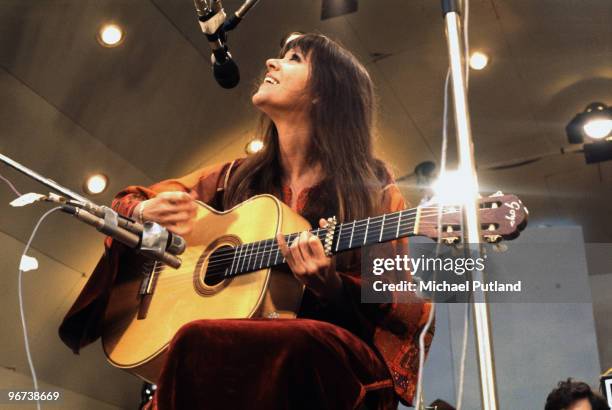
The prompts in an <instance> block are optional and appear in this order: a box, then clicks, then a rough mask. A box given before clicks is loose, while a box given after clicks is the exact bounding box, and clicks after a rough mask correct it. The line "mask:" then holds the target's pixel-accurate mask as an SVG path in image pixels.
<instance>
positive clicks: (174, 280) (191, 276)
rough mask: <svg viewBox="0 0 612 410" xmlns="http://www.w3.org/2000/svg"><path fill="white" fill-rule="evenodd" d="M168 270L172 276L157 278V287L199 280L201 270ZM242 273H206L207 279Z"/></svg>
mask: <svg viewBox="0 0 612 410" xmlns="http://www.w3.org/2000/svg"><path fill="white" fill-rule="evenodd" d="M282 263H284V258H283V261H282V262H281V263H280V264H282ZM268 268H269V267H267V268H260V269H254V270H252V271H249V272H243V273H254V272H257V271H261V270H263V269H268ZM168 272H172V273H171V276H169V275H167V274H164V275H160V276H158V277H157V278H156V279H154V280H156V282H157V283H156V287H157V285H159V286H163V287H165V288H168V287H174V286H176V285H181V284H183V283H184V282H185V281H189V282H192V281H194V280H198V279H199V277H200V272H199V271H198V270H194V269H190V270H185V271H168ZM168 272H166V273H168ZM158 273H159V272H158ZM239 276H242V275H231V276H225V275H224V274H223V273H220V272H219V273H208V274H206V275H205V278H206V279H213V280H214V279H231V278H234V277H239Z"/></svg>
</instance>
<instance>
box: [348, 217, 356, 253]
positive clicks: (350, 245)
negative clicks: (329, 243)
mask: <svg viewBox="0 0 612 410" xmlns="http://www.w3.org/2000/svg"><path fill="white" fill-rule="evenodd" d="M355 222H357V221H353V228H352V229H351V239H350V241H349V246H348V247H349V249H351V247H352V246H353V235H354V234H355Z"/></svg>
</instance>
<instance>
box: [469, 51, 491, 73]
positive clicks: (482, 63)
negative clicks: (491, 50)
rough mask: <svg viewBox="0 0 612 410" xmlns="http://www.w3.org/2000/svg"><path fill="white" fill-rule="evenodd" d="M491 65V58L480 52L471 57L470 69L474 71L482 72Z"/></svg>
mask: <svg viewBox="0 0 612 410" xmlns="http://www.w3.org/2000/svg"><path fill="white" fill-rule="evenodd" d="M488 64H489V56H487V55H486V54H485V53H481V52H480V51H476V52H474V53H472V56H471V57H470V67H472V69H474V70H482V69H483V68H485V67H486V66H487V65H488Z"/></svg>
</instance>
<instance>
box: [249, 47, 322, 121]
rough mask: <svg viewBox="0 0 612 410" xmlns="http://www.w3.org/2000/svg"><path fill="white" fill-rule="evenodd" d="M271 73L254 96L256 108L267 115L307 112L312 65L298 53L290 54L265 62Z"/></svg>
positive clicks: (290, 52)
mask: <svg viewBox="0 0 612 410" xmlns="http://www.w3.org/2000/svg"><path fill="white" fill-rule="evenodd" d="M266 67H267V68H268V71H267V73H266V76H265V78H264V80H263V82H262V83H261V85H260V86H259V89H258V90H257V92H256V93H255V95H253V98H252V101H253V104H255V106H256V107H257V108H259V109H260V110H262V111H263V112H265V113H266V114H268V115H270V116H272V117H273V116H275V115H277V114H282V113H287V112H296V111H304V110H306V109H307V107H308V106H309V105H310V103H311V99H312V98H311V97H310V91H309V89H308V79H309V77H310V61H309V58H308V56H306V55H304V54H303V53H302V52H301V51H300V50H299V49H297V48H294V49H291V50H288V51H287V53H285V55H284V56H283V58H272V59H269V60H267V61H266Z"/></svg>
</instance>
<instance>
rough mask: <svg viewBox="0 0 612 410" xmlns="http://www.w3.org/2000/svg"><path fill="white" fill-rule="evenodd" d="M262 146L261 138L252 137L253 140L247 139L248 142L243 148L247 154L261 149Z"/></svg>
mask: <svg viewBox="0 0 612 410" xmlns="http://www.w3.org/2000/svg"><path fill="white" fill-rule="evenodd" d="M263 147H264V143H263V141H262V140H259V139H254V140H251V141H249V143H248V144H247V145H246V147H245V148H244V150H245V151H246V153H247V154H249V155H252V154H255V153H257V152H259V151H261V150H262V149H263Z"/></svg>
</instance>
